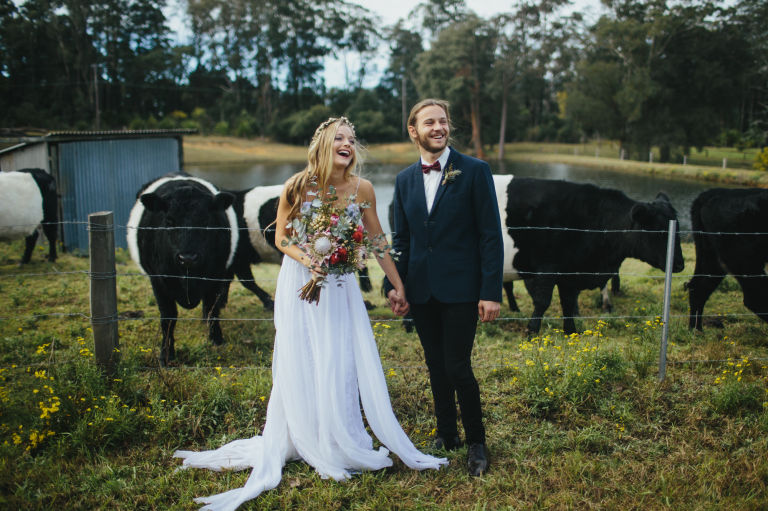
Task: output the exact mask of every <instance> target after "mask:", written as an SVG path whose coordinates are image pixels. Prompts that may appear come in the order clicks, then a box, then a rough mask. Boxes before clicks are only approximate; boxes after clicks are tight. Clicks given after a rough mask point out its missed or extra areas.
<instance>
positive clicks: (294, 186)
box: [285, 117, 363, 219]
mask: <svg viewBox="0 0 768 511" xmlns="http://www.w3.org/2000/svg"><path fill="white" fill-rule="evenodd" d="M341 126H347V127H348V128H349V129H350V130H351V131H352V135H353V136H355V126H354V125H353V124H352V123H351V122H349V119H347V118H346V117H330V118H328V119H327V120H326V121H323V122H322V123H321V124H320V126H318V127H317V129H316V130H315V134H314V135H313V136H312V141H311V142H310V143H309V150H308V151H307V166H306V167H304V170H302V171H301V172H299V173H297V174H294V175H293V176H291V178H290V179H288V181H286V183H285V186H286V188H287V190H286V194H285V195H286V198H287V200H288V204H289V205H290V208H291V209H290V211H289V213H288V218H289V219H291V218H296V217H297V216H298V214H299V210H300V209H301V202H302V198H303V197H304V196H305V195H306V193H307V190H308V188H309V187H310V186H314V185H310V183H316V184H317V188H318V190H327V189H328V181H329V179H330V178H331V172H332V171H333V142H334V140H335V138H336V132H337V131H338V130H339V128H340V127H341ZM354 146H355V152H354V154H353V155H352V161H351V162H350V163H349V165H347V168H346V169H344V179H347V178H349V177H350V176H352V175H354V174H356V173H358V172H357V170H358V166H360V165H362V158H361V153H362V152H363V147H362V146H360V144H359V142H358V141H357V137H355V144H354Z"/></svg>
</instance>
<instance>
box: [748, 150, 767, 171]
mask: <svg viewBox="0 0 768 511" xmlns="http://www.w3.org/2000/svg"><path fill="white" fill-rule="evenodd" d="M752 166H753V167H754V168H755V169H756V170H762V171H763V172H765V171H768V147H763V150H762V151H760V152H759V153H757V155H756V156H755V162H754V163H753V164H752Z"/></svg>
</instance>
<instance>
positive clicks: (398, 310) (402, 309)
mask: <svg viewBox="0 0 768 511" xmlns="http://www.w3.org/2000/svg"><path fill="white" fill-rule="evenodd" d="M387 299H388V300H389V306H390V308H391V309H392V313H393V314H395V315H396V316H405V315H406V314H408V311H409V310H410V309H411V306H410V304H409V303H408V300H406V299H405V296H402V295H401V294H400V293H398V292H397V291H396V290H394V289H391V290H390V291H389V293H387Z"/></svg>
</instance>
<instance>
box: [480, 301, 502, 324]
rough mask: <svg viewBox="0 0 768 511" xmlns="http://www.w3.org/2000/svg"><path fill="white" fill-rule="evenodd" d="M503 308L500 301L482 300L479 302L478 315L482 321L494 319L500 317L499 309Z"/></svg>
mask: <svg viewBox="0 0 768 511" xmlns="http://www.w3.org/2000/svg"><path fill="white" fill-rule="evenodd" d="M500 310H501V304H500V303H499V302H491V301H488V300H480V301H479V302H477V315H478V316H479V318H480V321H482V322H484V323H485V322H486V321H493V320H494V319H496V318H498V317H499V311H500Z"/></svg>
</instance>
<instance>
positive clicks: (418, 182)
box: [410, 160, 429, 218]
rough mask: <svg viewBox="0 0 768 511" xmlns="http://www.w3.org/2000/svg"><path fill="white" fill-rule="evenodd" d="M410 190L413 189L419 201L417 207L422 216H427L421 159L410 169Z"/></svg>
mask: <svg viewBox="0 0 768 511" xmlns="http://www.w3.org/2000/svg"><path fill="white" fill-rule="evenodd" d="M410 178H411V190H415V192H416V193H415V194H414V197H415V198H416V200H417V201H418V202H419V206H420V207H419V209H420V211H421V213H422V215H423V216H424V218H427V217H428V216H429V215H428V212H427V198H426V195H427V194H426V192H425V191H424V176H423V174H422V173H421V160H419V161H417V162H416V163H415V164H414V165H413V168H412V170H411V177H410Z"/></svg>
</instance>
